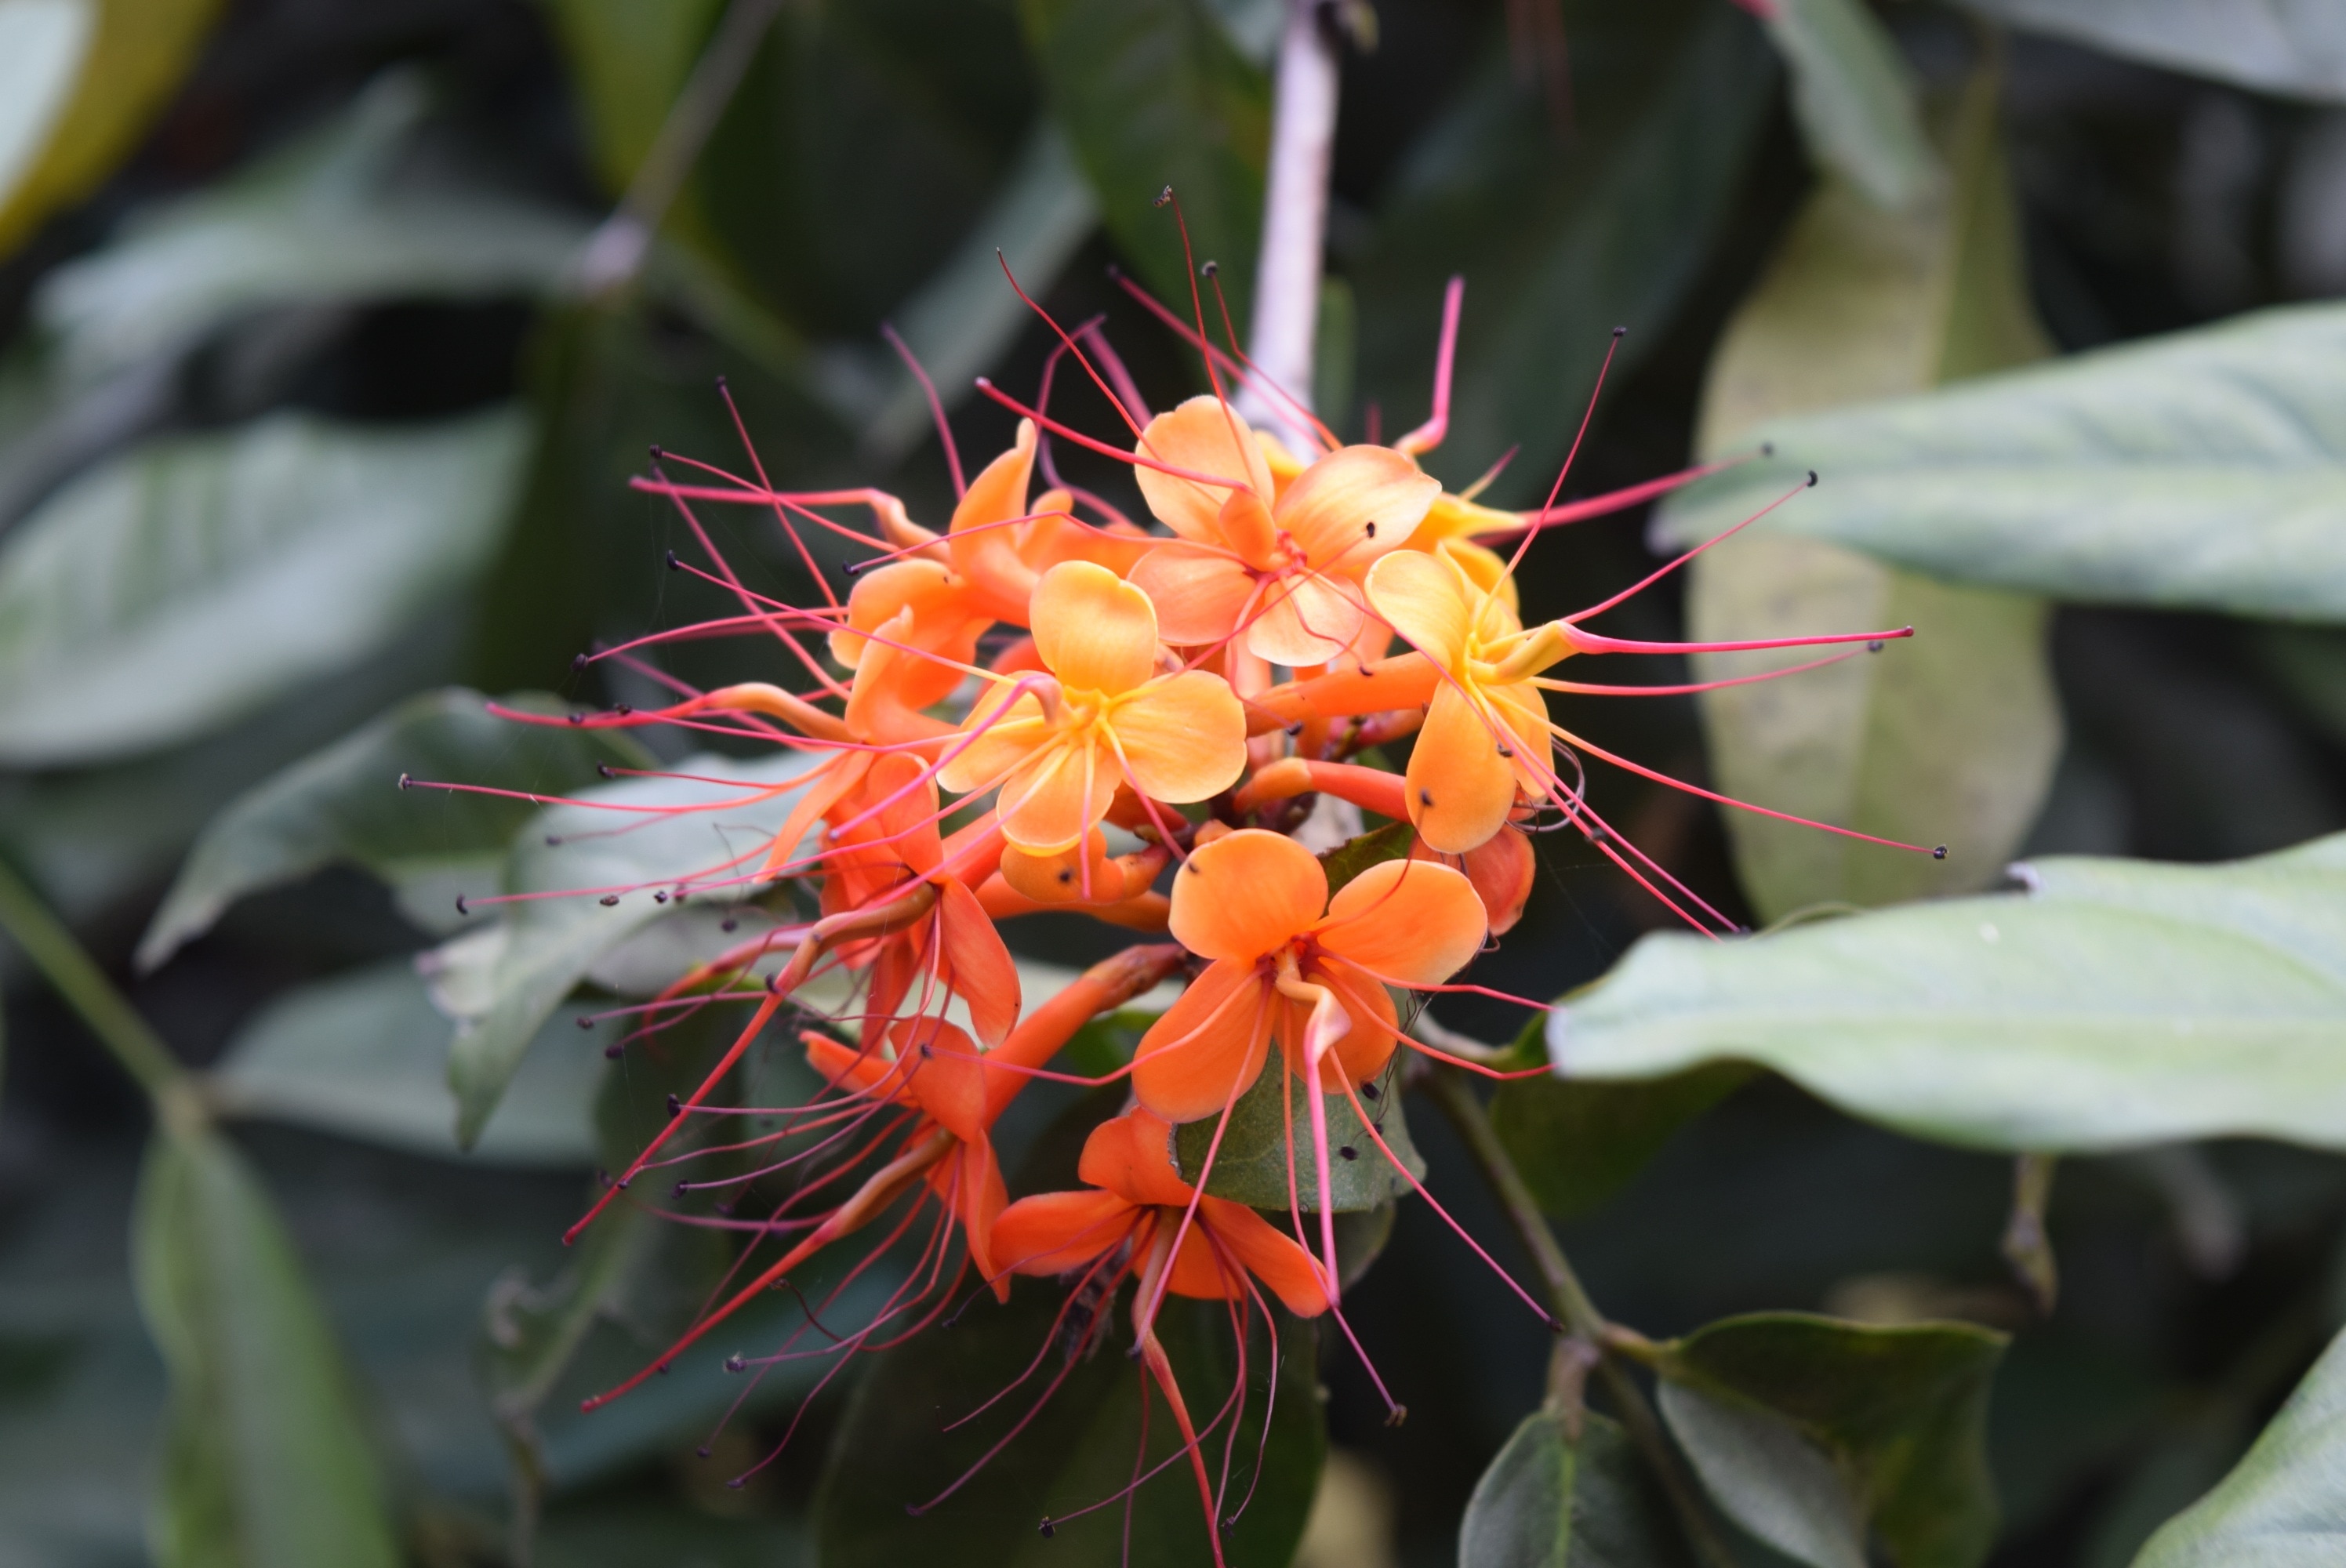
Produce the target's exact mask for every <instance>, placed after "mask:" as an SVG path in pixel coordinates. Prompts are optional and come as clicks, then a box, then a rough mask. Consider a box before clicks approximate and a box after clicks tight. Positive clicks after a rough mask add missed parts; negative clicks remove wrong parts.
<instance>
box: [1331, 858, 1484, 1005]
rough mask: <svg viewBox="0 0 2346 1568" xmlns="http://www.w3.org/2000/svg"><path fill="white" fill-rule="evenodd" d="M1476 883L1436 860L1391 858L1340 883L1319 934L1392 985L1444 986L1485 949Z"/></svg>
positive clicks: (1334, 948) (1335, 950)
mask: <svg viewBox="0 0 2346 1568" xmlns="http://www.w3.org/2000/svg"><path fill="white" fill-rule="evenodd" d="M1487 923H1488V919H1487V917H1486V916H1485V914H1484V911H1483V901H1482V900H1481V899H1480V898H1479V897H1477V896H1476V895H1475V892H1474V883H1473V882H1471V881H1467V879H1466V877H1465V875H1464V873H1463V872H1460V871H1453V870H1452V869H1451V868H1449V867H1448V866H1445V865H1443V864H1442V863H1441V862H1440V861H1438V860H1387V861H1385V862H1384V863H1383V864H1382V865H1375V866H1371V867H1370V868H1369V869H1368V870H1367V871H1362V873H1361V874H1360V875H1359V876H1357V877H1354V878H1353V879H1352V881H1349V882H1346V883H1345V884H1344V885H1343V886H1342V887H1341V888H1340V889H1338V890H1337V892H1336V896H1335V898H1334V899H1333V900H1332V901H1331V902H1330V903H1329V905H1328V918H1327V919H1326V920H1324V921H1321V923H1320V929H1319V930H1318V932H1315V933H1314V934H1315V936H1316V938H1317V940H1318V941H1319V943H1320V945H1321V947H1324V948H1326V949H1327V950H1328V951H1329V952H1332V953H1334V954H1336V955H1337V956H1338V957H1340V958H1343V959H1348V960H1350V961H1351V962H1353V963H1357V964H1359V965H1360V966H1361V967H1362V969H1365V970H1367V971H1368V972H1370V973H1372V974H1374V975H1376V976H1378V977H1379V978H1381V979H1382V980H1383V981H1384V982H1385V983H1387V984H1392V985H1439V984H1441V983H1443V981H1445V980H1447V979H1449V978H1450V977H1451V976H1452V975H1454V974H1455V973H1457V972H1459V971H1460V970H1462V969H1464V968H1465V967H1466V964H1467V961H1468V960H1470V959H1472V958H1473V957H1474V955H1475V953H1477V952H1480V951H1482V947H1483V937H1484V932H1485V929H1486V927H1487Z"/></svg>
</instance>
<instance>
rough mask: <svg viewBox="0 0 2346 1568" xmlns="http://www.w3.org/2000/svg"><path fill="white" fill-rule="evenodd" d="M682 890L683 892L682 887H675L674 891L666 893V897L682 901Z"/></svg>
mask: <svg viewBox="0 0 2346 1568" xmlns="http://www.w3.org/2000/svg"><path fill="white" fill-rule="evenodd" d="M684 892H685V890H684V889H682V888H678V889H677V890H676V891H674V892H672V893H670V894H669V895H668V897H670V898H672V899H674V900H675V901H677V902H678V903H682V902H683V901H684Z"/></svg>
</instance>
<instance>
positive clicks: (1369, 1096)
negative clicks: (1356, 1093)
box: [1361, 1084, 1381, 1100]
mask: <svg viewBox="0 0 2346 1568" xmlns="http://www.w3.org/2000/svg"><path fill="white" fill-rule="evenodd" d="M1380 1092H1381V1091H1380V1090H1379V1089H1378V1088H1377V1086H1376V1085H1375V1084H1362V1085H1361V1098H1362V1099H1363V1100H1373V1099H1375V1098H1376V1097H1377V1095H1379V1093H1380Z"/></svg>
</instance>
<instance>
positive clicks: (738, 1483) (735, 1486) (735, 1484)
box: [725, 1475, 750, 1492]
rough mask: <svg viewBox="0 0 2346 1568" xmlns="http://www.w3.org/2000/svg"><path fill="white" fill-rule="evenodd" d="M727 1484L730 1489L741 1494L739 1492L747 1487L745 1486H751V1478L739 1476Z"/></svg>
mask: <svg viewBox="0 0 2346 1568" xmlns="http://www.w3.org/2000/svg"><path fill="white" fill-rule="evenodd" d="M725 1484H726V1485H727V1486H728V1487H729V1488H731V1489H732V1490H733V1491H735V1492H739V1491H740V1490H741V1489H742V1488H743V1487H745V1486H747V1485H749V1484H750V1478H749V1477H748V1476H746V1475H737V1476H735V1477H734V1478H733V1479H732V1480H730V1481H727V1482H726V1483H725Z"/></svg>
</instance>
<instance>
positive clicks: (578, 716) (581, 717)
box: [570, 713, 586, 724]
mask: <svg viewBox="0 0 2346 1568" xmlns="http://www.w3.org/2000/svg"><path fill="white" fill-rule="evenodd" d="M570 722H571V723H573V724H584V723H586V715H585V714H583V713H574V714H572V715H571V716H570Z"/></svg>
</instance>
